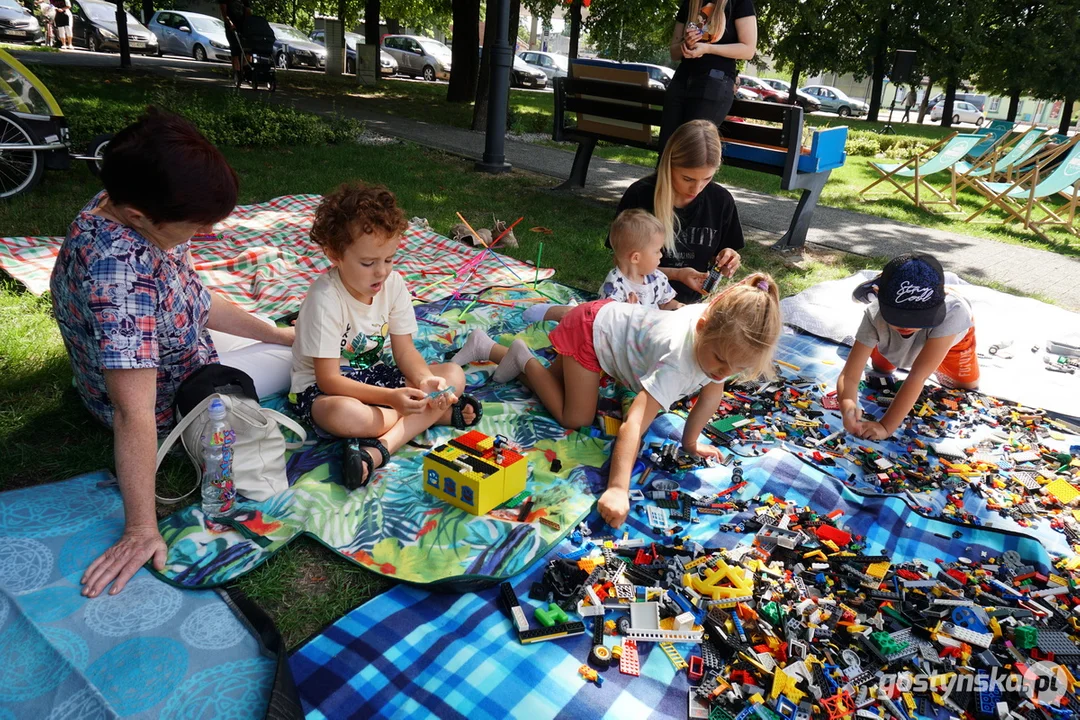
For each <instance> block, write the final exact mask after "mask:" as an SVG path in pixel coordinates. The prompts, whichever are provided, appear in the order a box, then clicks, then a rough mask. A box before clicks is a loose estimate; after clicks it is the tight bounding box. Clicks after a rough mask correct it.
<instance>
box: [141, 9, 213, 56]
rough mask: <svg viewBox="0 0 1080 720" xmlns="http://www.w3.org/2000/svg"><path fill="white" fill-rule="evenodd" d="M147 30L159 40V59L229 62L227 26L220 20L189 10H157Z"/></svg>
mask: <svg viewBox="0 0 1080 720" xmlns="http://www.w3.org/2000/svg"><path fill="white" fill-rule="evenodd" d="M148 26H149V28H150V32H152V33H154V37H156V38H157V39H158V55H183V56H184V57H190V58H195V59H196V60H199V61H203V60H219V61H221V62H229V61H230V58H231V55H230V54H229V41H228V39H227V38H226V37H225V23H224V22H222V21H221V20H220V19H219V18H216V17H212V16H210V15H202V14H200V13H193V12H187V11H186V10H183V11H182V10H158V11H157V12H156V13H154V15H153V17H151V18H150V22H149V23H148Z"/></svg>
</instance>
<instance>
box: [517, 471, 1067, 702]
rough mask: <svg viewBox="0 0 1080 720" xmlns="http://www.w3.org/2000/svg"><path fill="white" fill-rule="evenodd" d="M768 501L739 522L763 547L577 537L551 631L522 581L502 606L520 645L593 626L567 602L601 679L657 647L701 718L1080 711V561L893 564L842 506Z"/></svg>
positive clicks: (548, 588) (554, 580)
mask: <svg viewBox="0 0 1080 720" xmlns="http://www.w3.org/2000/svg"><path fill="white" fill-rule="evenodd" d="M735 480H736V481H737V480H738V479H737V478H736V479H735ZM758 500H759V501H760V498H759V499H758ZM754 504H755V505H756V508H755V510H754V513H753V514H754V519H753V520H752V521H750V520H748V521H746V522H744V523H743V528H742V529H743V530H749V531H753V530H755V528H756V534H755V536H754V541H753V544H752V545H740V546H738V547H736V548H734V549H731V550H715V551H709V550H708V549H705V548H702V547H701V545H699V544H698V543H695V542H691V541H689V539H688V538H687V539H685V540H682V539H680V540H678V541H677V544H665V545H657V544H655V543H651V544H645V543H644V542H643V541H642V540H641V539H637V540H631V539H627V538H624V539H618V540H613V539H600V538H597V539H596V540H595V541H592V542H587V543H586V541H587V538H586V537H581V536H577V537H575V538H574V539H575V540H577V541H578V542H579V543H586V544H583V546H582V547H581V549H580V550H578V551H575V552H571V553H563V554H562V555H560V557H559V558H558V559H556V560H553V561H551V563H550V564H549V566H548V568H547V570H546V572H545V573H544V576H543V578H542V579H541V580H540V581H539V582H537V583H534V584H533V586H532V588H531V591H530V596H531V597H532V598H534V599H539V600H540V601H541V607H538V608H536V610H535V611H534V614H535V616H536V618H537V620H538V622H539V625H540V627H538V628H531V627H530V626H529V622H528V620H527V617H526V614H525V613H524V611H523V610H522V608H521V605H520V603H519V601H518V598H517V595H516V594H515V592H514V590H513V588H512V586H511V585H510V583H503V585H502V586H501V587H500V603H501V605H502V607H503V609H504V610H505V611H506V612H507V614H508V615H509V617H510V618H511V620H512V623H513V625H514V627H515V630H516V631H517V637H518V640H519V641H520V642H522V643H535V642H540V641H544V640H555V639H559V638H563V637H567V636H572V635H580V634H584V633H586V632H587V627H586V624H585V623H584V622H582V621H581V620H570V619H569V616H568V615H567V612H565V611H569V612H573V613H577V614H580V615H581V616H582V618H583V619H586V621H587V618H589V617H592V618H593V620H592V628H591V632H592V637H591V649H590V651H589V653H588V656H587V658H585V657H583V658H582V660H583V663H582V665H581V666H580V667H579V672H580V674H581V676H582V677H583V678H585V679H587V680H589V681H591V682H594V683H596V684H597V685H599V686H601V687H602V686H603V681H604V678H605V674H606V673H607V672H610V671H609V668H612V669H614V668H617V669H618V671H619V672H620V673H622V674H626V675H632V676H637V675H638V674H639V672H640V662H641V661H640V654H641V653H642V652H643V649H644V647H645V646H646V644H651V643H658V644H659V645H660V646H661V649H662V651H663V652H664V654H665V655H666V657H667V658H668V659H669V660H670V661H671V663H672V665H673V668H674V670H675V671H676V672H681V671H683V670H685V671H686V673H687V678H688V681H689V683H690V685H689V688H688V690H687V693H688V694H687V703H688V716H689V717H691V718H710V720H718V719H724V720H730V719H731V718H736V720H745V719H746V718H762V720H778V719H779V718H786V719H787V720H800V719H801V718H810V717H820V718H828V719H829V720H839V719H840V718H856V717H858V718H867V719H868V720H871V719H874V718H881V717H893V718H896V719H897V720H914V719H915V718H916V717H923V718H934V719H943V718H971V717H974V718H978V719H979V720H990V719H992V718H996V719H998V720H1019V719H1020V718H1025V719H1027V720H1034V719H1036V718H1048V719H1049V718H1053V719H1054V720H1064V719H1065V718H1074V717H1080V714H1078V709H1080V704H1078V699H1077V697H1076V696H1075V695H1074V694H1073V693H1072V688H1073V685H1072V683H1073V673H1075V672H1076V670H1077V668H1078V667H1080V646H1078V645H1077V643H1076V639H1077V637H1078V631H1080V596H1078V593H1077V590H1078V587H1080V585H1078V581H1080V575H1078V573H1077V571H1078V569H1080V558H1078V557H1075V556H1074V557H1072V558H1070V559H1060V560H1058V561H1057V562H1056V563H1055V564H1054V567H1053V568H1042V567H1037V566H1034V565H1030V564H1027V563H1026V562H1025V560H1024V559H1023V558H1022V557H1021V555H1020V554H1019V553H1018V552H1016V551H1014V550H1009V551H1006V552H1004V553H1001V554H1000V555H999V556H989V555H988V553H987V552H985V551H983V552H980V554H979V556H978V557H976V558H968V557H960V558H958V559H957V560H956V561H953V562H946V561H945V560H943V559H941V558H938V559H936V560H935V561H934V563H933V565H935V566H936V567H937V569H936V570H934V569H932V568H931V564H928V563H924V562H921V561H918V560H914V561H909V562H902V563H896V564H894V563H892V562H891V560H890V558H889V556H887V555H870V554H867V552H866V551H867V548H866V547H865V545H864V544H863V542H861V538H858V537H856V536H852V535H851V533H849V532H847V531H845V530H844V529H842V527H840V526H838V521H839V520H840V519H841V518H842V515H841V514H840V513H830V514H829V515H825V516H822V515H818V514H816V513H814V512H812V511H809V510H807V509H805V508H802V509H800V508H796V507H794V506H792V505H791V504H790V503H783V502H780V501H778V500H776V499H770V500H769V501H768V502H766V503H764V504H758V503H757V502H755V503H754ZM583 530H587V528H583ZM545 605H546V606H545ZM624 611H625V612H626V613H628V614H626V615H624V614H622V612H624ZM609 613H614V614H618V615H619V618H618V620H617V621H615V620H611V619H605V618H607V617H609ZM605 631H606V632H605ZM605 635H613V636H614V637H613V638H612V639H611V640H610V643H608V642H605V639H606V638H605ZM676 643H680V644H681V645H680V647H681V648H690V650H689V653H688V654H687V655H685V656H684V655H683V654H682V652H680V649H679V648H676V647H675V644H676ZM683 652H685V650H683Z"/></svg>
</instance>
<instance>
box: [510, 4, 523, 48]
mask: <svg viewBox="0 0 1080 720" xmlns="http://www.w3.org/2000/svg"><path fill="white" fill-rule="evenodd" d="M520 28H521V0H510V52H511V53H512V54H514V55H517V46H518V30H519V29H520ZM510 62H511V63H513V60H512V59H511V61H510Z"/></svg>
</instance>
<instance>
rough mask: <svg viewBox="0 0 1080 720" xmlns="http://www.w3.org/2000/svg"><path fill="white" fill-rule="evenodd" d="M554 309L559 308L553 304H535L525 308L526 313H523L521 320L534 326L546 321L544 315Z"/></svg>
mask: <svg viewBox="0 0 1080 720" xmlns="http://www.w3.org/2000/svg"><path fill="white" fill-rule="evenodd" d="M553 307H558V306H557V305H554V304H552V303H535V304H533V305H530V306H529V307H527V308H525V312H523V313H521V318H522V319H523V320H524V321H525V322H527V323H529V324H530V325H532V324H533V323H535V322H540V321H541V320H543V319H544V315H546V314H547V311H548V310H550V309H551V308H553Z"/></svg>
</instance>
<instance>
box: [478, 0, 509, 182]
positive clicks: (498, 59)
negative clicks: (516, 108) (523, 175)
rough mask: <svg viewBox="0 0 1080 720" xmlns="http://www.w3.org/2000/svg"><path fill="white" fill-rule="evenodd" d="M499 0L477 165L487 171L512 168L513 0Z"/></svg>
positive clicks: (492, 171) (493, 171)
mask: <svg viewBox="0 0 1080 720" xmlns="http://www.w3.org/2000/svg"><path fill="white" fill-rule="evenodd" d="M494 1H496V2H498V18H499V22H498V25H497V27H496V30H495V45H494V47H492V49H491V79H490V82H491V92H490V94H489V95H488V117H487V131H486V133H485V137H484V158H483V159H482V160H481V161H480V162H478V163H476V169H477V170H481V171H483V172H488V173H502V172H507V171H509V170H510V163H508V162H506V103H507V99H508V98H509V96H510V88H509V85H510V63H511V58H512V57H513V52H512V51H511V50H510V2H509V0H494Z"/></svg>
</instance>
